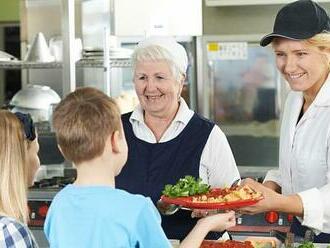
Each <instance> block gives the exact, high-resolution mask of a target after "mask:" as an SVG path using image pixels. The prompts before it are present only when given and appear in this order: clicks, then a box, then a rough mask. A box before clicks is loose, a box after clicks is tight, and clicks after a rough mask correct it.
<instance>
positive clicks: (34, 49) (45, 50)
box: [24, 32, 54, 62]
mask: <svg viewBox="0 0 330 248" xmlns="http://www.w3.org/2000/svg"><path fill="white" fill-rule="evenodd" d="M24 60H25V61H29V62H53V61H54V57H53V56H52V55H51V54H50V50H49V47H48V45H47V42H46V39H45V36H44V35H43V33H41V32H39V33H37V34H36V35H35V37H34V39H33V41H32V45H31V46H30V48H29V50H28V52H27V54H26V56H25V59H24Z"/></svg>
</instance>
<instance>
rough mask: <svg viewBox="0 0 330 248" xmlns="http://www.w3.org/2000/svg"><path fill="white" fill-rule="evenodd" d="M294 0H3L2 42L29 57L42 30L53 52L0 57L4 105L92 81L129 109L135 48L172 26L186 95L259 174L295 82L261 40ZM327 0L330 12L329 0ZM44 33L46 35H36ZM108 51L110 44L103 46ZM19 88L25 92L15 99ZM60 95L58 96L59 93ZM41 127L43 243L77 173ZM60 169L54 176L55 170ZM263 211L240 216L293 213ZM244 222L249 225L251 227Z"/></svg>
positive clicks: (267, 164) (246, 169)
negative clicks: (59, 197) (182, 58)
mask: <svg viewBox="0 0 330 248" xmlns="http://www.w3.org/2000/svg"><path fill="white" fill-rule="evenodd" d="M287 2H290V1H287V0H180V1H175V0H166V1H165V0H139V1H135V0H75V1H70V0H1V1H0V51H5V52H7V53H9V54H11V55H13V56H15V57H16V58H18V59H19V60H24V58H25V56H26V54H27V53H28V51H29V48H30V49H31V47H32V46H33V43H34V41H35V40H37V39H38V40H39V43H42V39H43V37H44V38H45V40H46V42H47V46H48V47H49V48H50V50H51V51H52V52H53V55H55V61H53V62H49V61H47V62H45V61H43V62H42V61H41V62H40V61H39V62H36V61H33V58H32V60H27V61H25V62H12V61H9V62H8V61H7V60H6V59H5V60H3V61H1V59H0V105H1V106H4V105H14V106H11V107H20V108H23V109H25V110H28V109H29V108H28V107H27V106H20V102H22V98H23V99H24V100H27V101H30V104H32V105H33V104H34V106H35V107H36V108H38V105H40V104H41V105H45V103H44V102H42V101H41V102H42V103H40V101H33V102H32V103H31V100H32V99H27V98H26V96H27V95H29V94H30V93H27V91H28V90H30V86H29V85H45V86H49V87H50V88H51V89H53V90H54V92H53V91H51V89H49V88H38V87H37V88H36V89H33V92H34V93H33V94H35V92H37V91H38V92H39V93H40V92H43V93H45V94H46V96H48V100H49V99H50V98H49V96H50V95H51V96H54V94H55V92H56V93H57V94H55V95H58V96H59V97H63V95H65V94H67V93H68V92H70V91H71V90H73V89H74V87H76V86H84V85H91V86H94V87H98V88H100V89H102V90H104V91H105V92H107V93H109V94H110V95H111V96H113V97H116V99H117V101H118V103H119V104H120V106H121V108H122V111H123V112H127V111H129V110H131V109H132V108H133V106H134V104H136V102H137V100H136V97H135V95H134V93H133V86H132V83H131V71H130V62H129V55H130V52H131V50H129V49H132V48H134V46H135V45H136V43H137V42H138V41H139V40H141V39H143V37H144V36H145V35H149V34H169V35H174V36H175V37H176V39H177V40H178V41H179V42H180V43H181V44H182V45H184V46H185V48H186V50H187V52H188V55H189V69H188V78H187V82H186V85H185V89H184V92H183V96H184V98H185V99H186V100H187V102H188V103H189V105H190V107H191V108H192V109H194V110H196V111H197V112H199V113H201V114H203V115H204V116H206V117H209V118H211V119H213V120H214V121H216V122H217V123H218V124H219V125H220V127H221V128H222V130H223V131H224V132H225V134H226V135H227V138H228V140H229V143H230V145H231V147H232V150H233V153H234V155H235V159H236V161H237V164H238V166H239V170H240V172H241V175H242V177H253V178H256V179H257V180H259V181H261V180H262V178H263V177H264V175H265V173H266V171H267V170H268V169H270V168H273V167H276V166H277V162H278V159H277V155H278V131H279V120H280V118H281V106H282V104H283V102H284V99H285V96H286V92H287V87H286V85H285V83H284V82H282V81H281V78H280V77H279V75H278V73H277V72H276V68H275V65H274V61H273V56H272V52H271V50H270V49H269V48H261V47H260V46H259V45H258V40H259V39H260V37H261V36H262V35H264V34H266V33H269V32H270V31H271V29H272V25H273V20H274V18H275V15H276V13H277V11H278V10H279V9H280V8H281V6H282V5H283V4H284V3H287ZM319 2H322V3H321V5H322V6H324V7H325V8H326V9H327V10H328V11H330V1H326V0H323V1H319ZM39 32H42V34H41V35H39V36H37V35H38V33H39ZM36 37H38V38H36ZM40 40H41V41H40ZM73 47H74V48H75V49H76V52H74V51H73ZM62 49H63V51H64V53H62ZM104 50H106V51H109V53H105V55H103V51H104ZM108 54H109V56H108ZM46 57H47V56H46ZM48 58H50V57H49V56H48ZM21 89H23V90H25V91H24V92H22V91H20V93H19V94H16V93H17V92H18V91H19V90H21ZM15 94H16V96H19V97H18V98H17V99H16V101H13V96H14V95H15ZM47 94H48V95H47ZM52 99H55V100H54V102H53V103H56V99H57V98H56V96H55V97H54V98H52ZM35 100H39V98H38V97H36V98H35ZM15 105H16V106H15ZM46 105H47V108H48V107H49V108H48V109H46V110H40V111H39V110H37V111H36V112H35V113H36V115H38V118H39V117H40V116H41V113H43V114H44V115H45V116H46V117H45V118H44V119H42V120H40V123H42V124H44V122H45V121H46V122H47V121H48V120H49V119H50V118H51V113H50V112H49V111H51V109H52V107H53V105H52V102H49V101H48V102H47V103H46ZM30 111H32V110H31V109H30ZM33 111H35V110H33ZM36 118H37V117H36ZM40 118H41V117H40ZM48 125H49V123H48ZM40 130H41V131H42V132H41V135H40V143H41V151H40V157H41V162H42V165H43V168H44V172H43V173H44V174H42V173H41V175H39V177H40V178H41V180H40V181H39V182H38V183H37V187H36V188H35V189H33V190H31V192H30V196H29V205H30V208H31V209H32V213H33V216H31V219H32V221H31V226H32V228H33V230H34V232H35V233H36V234H37V238H38V239H39V240H40V242H41V244H45V240H44V238H43V235H42V231H41V228H42V224H43V219H44V216H45V214H46V212H47V209H48V205H49V203H50V201H51V199H52V197H53V196H54V194H55V193H56V192H57V190H58V188H61V187H62V186H63V185H65V184H66V183H69V182H70V181H72V178H73V177H74V173H73V172H72V170H70V169H71V168H70V165H67V164H66V163H65V162H64V161H63V158H62V157H61V156H60V154H59V153H58V150H57V148H56V143H55V142H54V135H53V133H52V132H51V126H48V127H47V126H46V127H45V126H44V125H40ZM49 150H51V151H53V152H52V153H49ZM52 176H56V177H55V178H54V177H53V179H49V178H50V177H52ZM44 179H45V180H44ZM46 179H47V180H48V181H47V180H46ZM49 187H50V188H51V189H49ZM264 217H265V216H263V215H262V216H255V217H254V219H253V220H251V219H248V218H247V217H246V218H244V217H242V218H241V219H240V222H241V223H239V224H241V226H242V227H243V226H244V225H245V226H248V228H249V229H250V230H255V232H264V231H265V229H260V228H259V229H258V228H256V229H253V228H252V229H251V225H255V226H258V225H261V226H263V225H266V224H267V225H268V226H269V224H271V225H272V226H271V228H273V227H274V226H283V225H284V226H285V225H286V224H287V222H288V219H287V217H286V216H281V215H278V214H277V215H276V213H275V215H274V213H272V214H271V215H268V217H267V218H268V219H267V221H268V222H267V223H266V222H265V221H264V219H265V218H264ZM251 223H252V224H251ZM237 230H239V231H241V232H244V231H246V228H245V229H244V228H241V229H239V228H238V229H237ZM45 246H47V245H46V244H45Z"/></svg>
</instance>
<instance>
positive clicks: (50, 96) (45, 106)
mask: <svg viewBox="0 0 330 248" xmlns="http://www.w3.org/2000/svg"><path fill="white" fill-rule="evenodd" d="M60 101H61V98H60V97H59V95H58V94H57V93H56V92H55V91H53V90H52V89H51V88H50V87H48V86H43V85H36V84H34V85H32V84H30V85H27V87H26V88H24V89H21V90H20V91H18V92H17V93H16V94H15V95H14V97H13V98H12V100H11V101H10V106H12V107H13V109H12V112H18V111H19V112H22V113H29V114H30V115H31V116H32V119H33V121H34V122H36V123H38V122H44V121H46V122H49V121H50V118H51V115H52V110H53V107H54V105H55V104H57V103H59V102H60Z"/></svg>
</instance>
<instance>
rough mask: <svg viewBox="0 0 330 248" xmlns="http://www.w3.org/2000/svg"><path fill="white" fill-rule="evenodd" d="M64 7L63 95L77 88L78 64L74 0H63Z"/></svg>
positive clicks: (62, 5)
mask: <svg viewBox="0 0 330 248" xmlns="http://www.w3.org/2000/svg"><path fill="white" fill-rule="evenodd" d="M61 1H62V4H61V8H62V40H63V69H62V70H63V71H62V85H63V91H62V95H63V97H64V96H66V95H67V94H69V93H70V92H72V91H74V90H75V88H76V65H75V61H74V49H75V47H74V42H75V27H74V25H75V24H74V7H75V6H74V4H75V1H74V0H61Z"/></svg>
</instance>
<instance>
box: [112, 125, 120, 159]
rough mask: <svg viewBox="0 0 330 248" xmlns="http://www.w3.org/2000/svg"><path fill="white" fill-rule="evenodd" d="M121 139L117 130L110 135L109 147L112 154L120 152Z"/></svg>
mask: <svg viewBox="0 0 330 248" xmlns="http://www.w3.org/2000/svg"><path fill="white" fill-rule="evenodd" d="M121 139H122V137H121V136H120V133H119V131H118V130H116V131H114V132H113V133H112V134H111V147H112V152H113V153H119V152H120V140H121Z"/></svg>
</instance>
